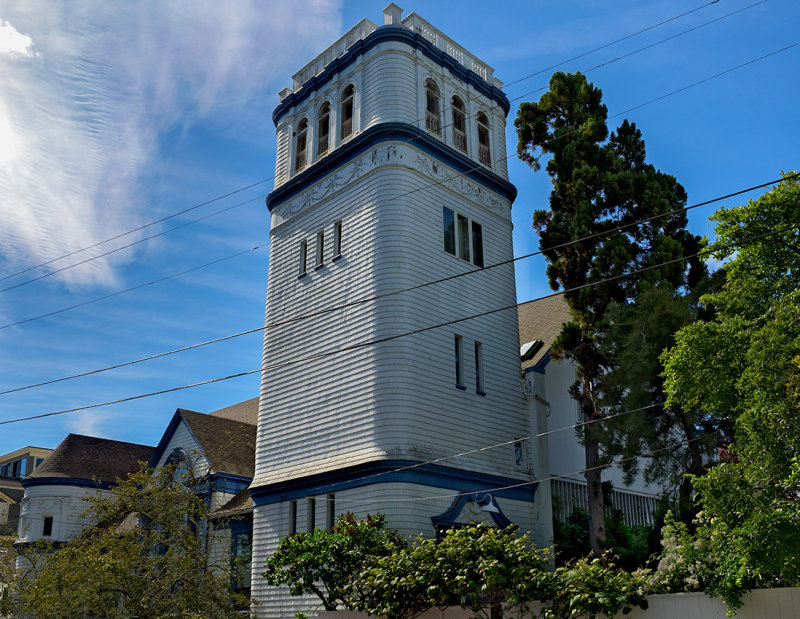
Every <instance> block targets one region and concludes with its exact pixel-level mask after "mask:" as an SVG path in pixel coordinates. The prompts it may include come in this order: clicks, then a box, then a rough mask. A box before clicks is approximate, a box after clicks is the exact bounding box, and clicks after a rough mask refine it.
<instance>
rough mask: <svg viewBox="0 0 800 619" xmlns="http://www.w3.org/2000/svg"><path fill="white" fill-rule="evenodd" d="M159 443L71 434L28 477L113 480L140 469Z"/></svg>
mask: <svg viewBox="0 0 800 619" xmlns="http://www.w3.org/2000/svg"><path fill="white" fill-rule="evenodd" d="M154 449H155V447H150V446H148V445H138V444H136V443H123V442H122V441H111V440H108V439H105V438H97V437H94V436H83V435H81V434H69V435H67V438H65V439H64V440H63V441H61V443H60V444H59V445H58V447H56V449H55V451H54V452H53V453H52V454H50V455H49V456H48V457H47V458H46V459H45V461H44V462H42V463H41V464H40V465H39V467H38V468H37V469H36V470H35V471H34V472H33V473H31V474H30V475H28V479H39V478H50V477H57V478H65V479H88V480H97V481H100V482H113V481H116V480H117V478H120V479H124V478H125V477H126V476H127V475H128V473H133V472H136V471H138V470H139V468H140V467H139V462H147V460H148V459H149V458H150V455H151V454H152V453H153V450H154Z"/></svg>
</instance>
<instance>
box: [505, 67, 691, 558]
mask: <svg viewBox="0 0 800 619" xmlns="http://www.w3.org/2000/svg"><path fill="white" fill-rule="evenodd" d="M606 117H607V108H606V106H605V105H603V104H602V92H601V91H600V89H598V88H595V87H594V86H593V85H592V84H591V83H589V82H587V80H586V78H585V76H583V75H582V74H580V73H575V74H565V73H560V72H559V73H555V74H553V76H552V77H551V79H550V90H549V91H548V92H546V93H545V94H544V95H542V97H541V98H540V99H539V101H538V102H537V103H523V104H522V105H520V109H519V112H518V114H517V118H516V120H515V123H514V124H515V126H516V128H517V134H518V137H519V144H518V147H517V153H518V155H519V156H520V158H521V159H522V160H523V161H526V162H527V163H528V164H530V165H531V166H532V167H533V168H534V170H538V169H540V167H541V165H542V162H543V160H544V159H546V160H547V162H546V166H545V169H546V171H547V173H548V174H549V175H550V177H551V179H552V184H553V190H552V192H551V194H550V209H549V210H538V211H536V212H535V213H534V216H533V227H534V229H535V230H536V231H537V233H538V234H539V237H540V248H541V249H542V251H543V253H544V255H545V257H546V258H547V261H548V263H549V264H548V267H547V277H548V280H549V283H550V286H551V288H553V290H559V289H564V290H565V295H564V297H565V299H566V301H567V303H568V304H569V307H570V311H571V313H572V318H573V320H572V322H570V323H567V324H566V325H564V328H563V330H562V331H561V334H560V335H559V337H558V338H557V339H556V341H555V342H554V345H553V353H554V355H555V356H556V357H560V358H568V359H572V360H574V361H575V362H576V364H577V366H578V372H579V377H578V381H577V382H576V384H575V386H574V389H573V393H572V395H573V397H574V398H575V399H576V400H577V401H578V403H579V405H580V406H581V409H582V411H583V419H584V422H585V423H587V424H588V425H586V426H585V427H584V430H583V437H582V438H583V443H584V447H585V454H586V472H585V477H586V481H587V487H588V493H589V537H590V540H591V545H592V549H593V551H594V553H595V554H596V556H598V557H599V556H601V554H602V543H601V542H602V540H603V539H604V537H605V527H604V505H603V494H602V488H601V482H602V469H603V467H604V466H605V465H606V464H607V463H608V461H607V459H605V458H604V457H603V454H602V453H601V449H600V442H599V439H598V437H597V435H596V428H595V427H594V426H596V425H597V424H594V422H595V421H597V420H599V419H600V418H601V417H602V416H603V411H602V409H601V408H600V407H599V406H598V402H597V397H596V395H597V394H596V388H597V384H598V380H599V379H600V378H601V377H602V376H603V375H604V374H605V373H607V372H608V371H609V369H611V368H613V367H614V366H615V363H616V361H615V359H613V358H611V357H609V355H608V353H607V351H606V350H604V348H603V347H602V345H601V341H602V336H603V334H604V329H605V325H606V324H607V323H605V322H604V321H605V312H606V310H607V308H608V307H609V305H610V304H612V303H626V302H628V301H631V300H636V299H637V298H638V296H639V293H640V292H641V290H642V289H643V288H644V287H653V286H666V287H668V288H669V289H671V290H676V289H679V288H680V287H682V286H685V285H689V286H690V287H691V286H692V285H693V284H694V283H695V282H696V281H697V279H698V278H699V273H700V271H702V268H701V265H700V263H699V261H696V260H695V261H690V264H689V265H688V266H687V265H686V264H683V263H680V262H676V263H673V264H671V265H668V266H660V267H656V265H658V264H660V263H662V262H667V261H670V260H674V259H678V258H682V257H684V256H688V255H691V254H692V253H694V252H695V251H696V250H697V248H698V246H699V242H700V241H699V239H697V238H696V237H694V236H693V235H691V234H689V233H688V232H687V231H686V229H685V226H686V215H685V213H684V212H682V211H680V210H679V209H680V208H681V207H683V206H684V205H685V203H686V192H685V191H684V189H683V187H682V186H681V185H680V184H679V183H678V182H677V181H676V180H675V178H674V177H672V176H670V175H668V174H664V173H662V172H660V171H658V170H656V169H655V168H654V167H653V166H652V165H649V164H647V163H645V146H644V141H643V140H642V135H641V132H640V131H639V130H638V129H637V128H636V125H635V124H633V123H630V122H628V121H627V120H625V121H623V122H622V124H621V125H620V126H619V127H618V128H617V129H616V131H614V132H612V133H611V134H610V135H609V131H608V127H607V125H606ZM676 210H678V212H674V211H676ZM655 216H658V218H657V219H651V220H649V221H646V222H643V221H642V220H644V219H649V218H652V217H655ZM620 227H623V229H622V230H618V228H620ZM640 269H650V270H646V271H643V272H641V273H638V271H639V270H640ZM633 273H637V274H636V276H635V277H633V276H630V275H631V274H633ZM609 278H616V279H613V280H612V281H607V280H608V279H609Z"/></svg>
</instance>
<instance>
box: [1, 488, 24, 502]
mask: <svg viewBox="0 0 800 619" xmlns="http://www.w3.org/2000/svg"><path fill="white" fill-rule="evenodd" d="M0 492H2V493H3V494H5V495H6V496H7V497H8V498H9V499H11V500H12V501H16V502H17V503H19V502H20V501H22V497H23V496H24V494H25V490H23V489H22V484H20V485H19V488H0Z"/></svg>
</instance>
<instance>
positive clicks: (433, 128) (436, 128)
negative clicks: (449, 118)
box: [425, 113, 442, 135]
mask: <svg viewBox="0 0 800 619" xmlns="http://www.w3.org/2000/svg"><path fill="white" fill-rule="evenodd" d="M425 128H426V129H427V130H428V131H430V132H431V133H435V134H436V135H442V125H441V123H440V122H439V117H438V116H437V115H436V114H430V113H429V114H428V115H427V116H426V117H425Z"/></svg>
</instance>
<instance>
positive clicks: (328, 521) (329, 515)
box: [325, 494, 336, 530]
mask: <svg viewBox="0 0 800 619" xmlns="http://www.w3.org/2000/svg"><path fill="white" fill-rule="evenodd" d="M326 499H327V503H326V505H325V526H326V527H327V528H328V529H329V530H330V529H332V528H333V525H334V524H336V495H335V494H329V495H328V496H327V497H326Z"/></svg>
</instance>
